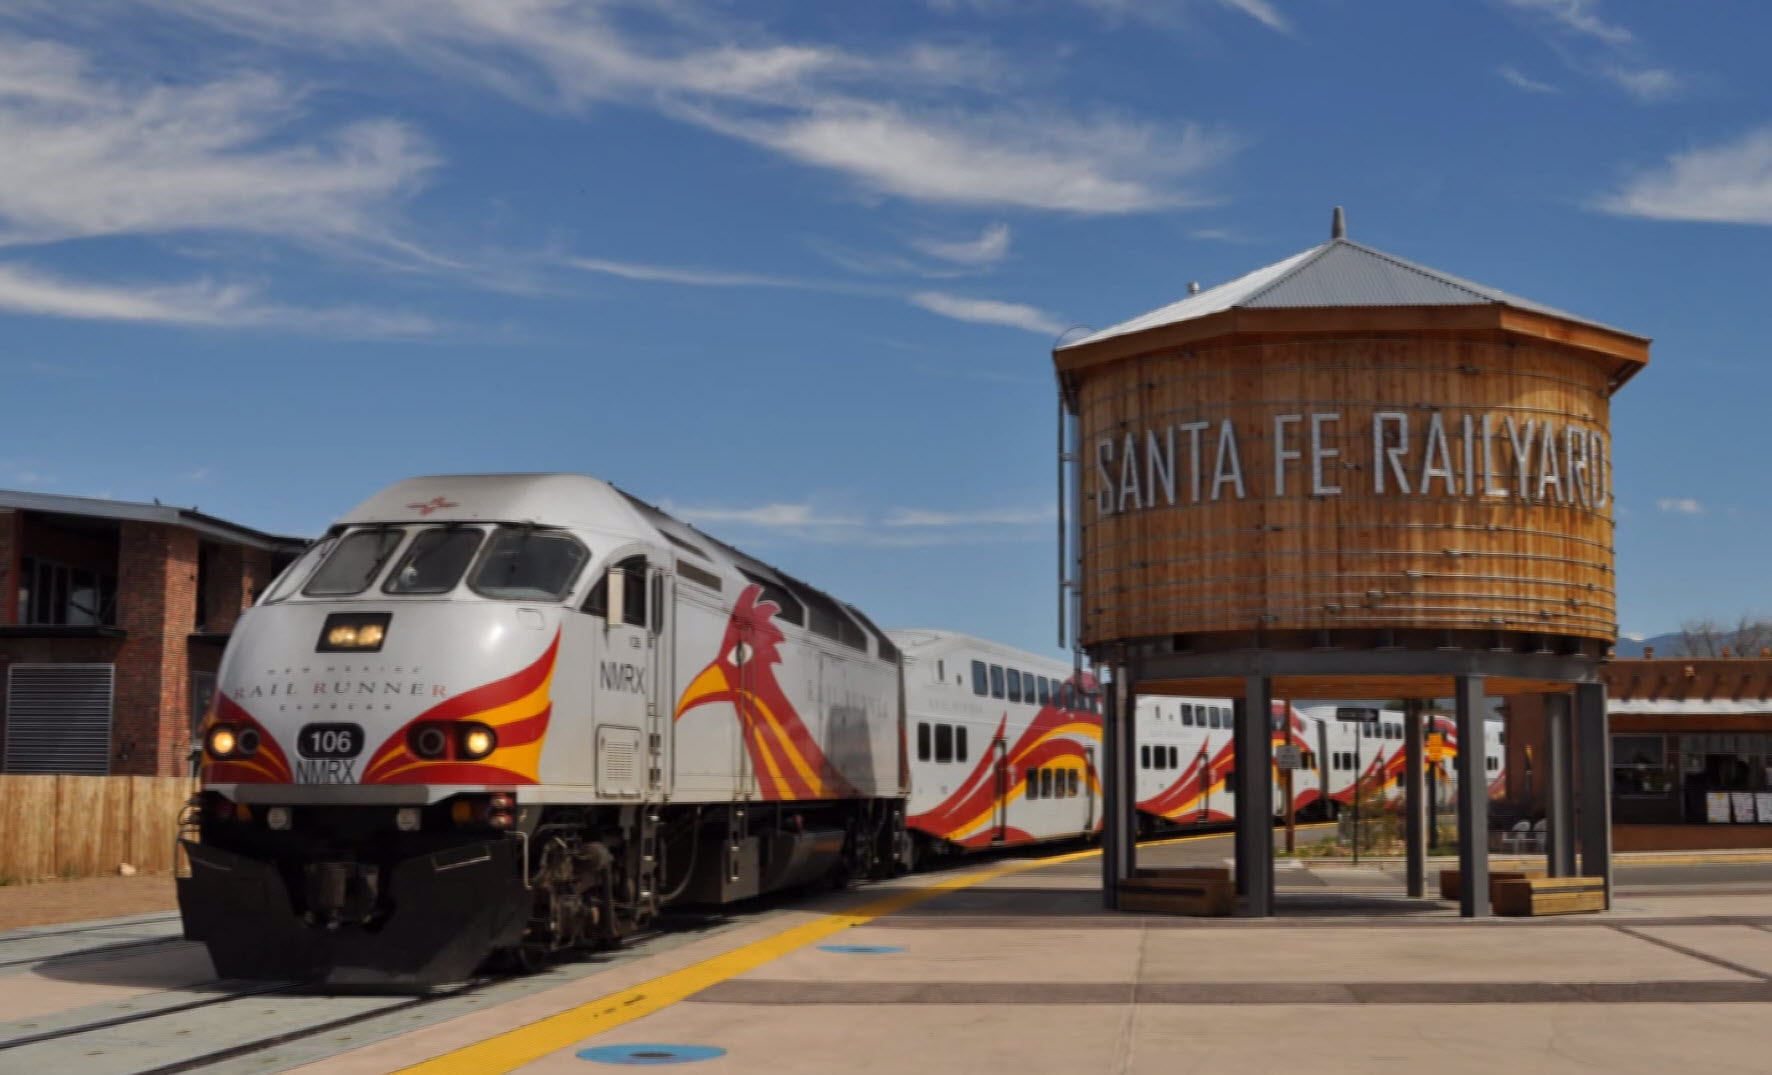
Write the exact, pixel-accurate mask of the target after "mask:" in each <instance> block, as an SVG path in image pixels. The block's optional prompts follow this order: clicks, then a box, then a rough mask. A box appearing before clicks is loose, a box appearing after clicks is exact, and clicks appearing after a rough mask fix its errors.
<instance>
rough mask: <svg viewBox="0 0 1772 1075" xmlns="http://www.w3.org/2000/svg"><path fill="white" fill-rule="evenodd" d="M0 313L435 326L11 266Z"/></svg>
mask: <svg viewBox="0 0 1772 1075" xmlns="http://www.w3.org/2000/svg"><path fill="white" fill-rule="evenodd" d="M0 310H3V311H6V312H9V313H16V314H31V315H35V316H39V317H58V318H74V319H80V320H91V321H135V322H143V323H148V324H162V325H192V326H203V327H210V328H277V329H289V330H296V331H302V332H313V333H318V334H322V335H341V336H419V335H425V334H427V333H429V332H431V331H432V330H433V329H434V327H435V326H434V325H433V324H432V323H431V321H430V320H429V319H427V318H424V317H420V316H418V315H414V314H405V313H398V312H388V311H380V310H373V309H368V308H363V307H349V306H347V307H332V308H311V307H298V306H284V305H278V304H275V303H268V302H265V301H264V300H263V299H262V298H260V297H259V295H258V294H257V293H256V292H255V291H254V290H253V289H251V288H247V287H244V286H241V285H237V284H217V283H214V282H212V281H208V280H197V281H193V282H189V283H183V284H149V285H123V284H94V283H83V282H78V281H73V280H67V279H63V278H61V277H58V276H54V275H51V274H48V273H43V272H40V271H38V270H36V269H33V268H31V267H29V266H26V265H20V264H17V263H11V264H7V263H0Z"/></svg>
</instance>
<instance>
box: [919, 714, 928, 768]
mask: <svg viewBox="0 0 1772 1075" xmlns="http://www.w3.org/2000/svg"><path fill="white" fill-rule="evenodd" d="M917 760H918V761H928V760H929V722H928V721H919V722H918V724H917Z"/></svg>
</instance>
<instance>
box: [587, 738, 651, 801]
mask: <svg viewBox="0 0 1772 1075" xmlns="http://www.w3.org/2000/svg"><path fill="white" fill-rule="evenodd" d="M640 773H641V767H640V730H639V729H638V728H622V727H615V726H610V725H605V726H603V727H600V728H598V729H597V793H598V794H599V795H603V796H606V797H612V798H639V796H640Z"/></svg>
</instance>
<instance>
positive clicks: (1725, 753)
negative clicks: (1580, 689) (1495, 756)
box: [1507, 651, 1772, 851]
mask: <svg viewBox="0 0 1772 1075" xmlns="http://www.w3.org/2000/svg"><path fill="white" fill-rule="evenodd" d="M1601 676H1602V678H1603V679H1604V680H1605V683H1606V693H1607V704H1606V710H1607V715H1608V719H1609V720H1610V723H1611V726H1612V727H1611V731H1612V752H1611V766H1612V769H1611V780H1610V786H1611V795H1612V822H1613V828H1612V841H1613V846H1614V847H1615V848H1616V849H1618V850H1620V851H1676V850H1687V849H1694V848H1744V847H1755V848H1763V847H1772V655H1768V654H1766V653H1764V652H1763V651H1762V653H1761V654H1760V655H1759V656H1758V657H1656V656H1654V655H1653V651H1651V653H1650V654H1649V655H1647V656H1644V657H1640V658H1633V659H1626V660H1618V661H1614V662H1612V663H1611V664H1608V665H1607V666H1606V667H1605V668H1604V669H1603V670H1602V672H1601ZM1508 731H1509V735H1508V743H1507V751H1508V757H1507V772H1508V781H1507V783H1508V787H1507V794H1508V799H1509V800H1510V802H1512V803H1513V804H1514V805H1515V806H1516V807H1518V808H1520V809H1523V810H1525V811H1527V812H1529V813H1533V814H1542V812H1543V811H1544V808H1545V786H1544V785H1545V781H1544V778H1543V773H1542V770H1543V759H1544V756H1545V755H1544V750H1545V715H1544V708H1543V706H1542V704H1540V699H1539V698H1538V697H1536V696H1532V695H1522V696H1520V697H1516V698H1512V699H1509V701H1508Z"/></svg>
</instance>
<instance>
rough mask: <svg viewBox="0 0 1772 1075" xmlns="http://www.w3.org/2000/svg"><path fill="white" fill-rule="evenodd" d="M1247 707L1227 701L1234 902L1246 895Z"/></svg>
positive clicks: (1237, 699)
mask: <svg viewBox="0 0 1772 1075" xmlns="http://www.w3.org/2000/svg"><path fill="white" fill-rule="evenodd" d="M1247 710H1248V704H1247V703H1246V702H1245V701H1244V700H1243V699H1241V698H1233V699H1231V780H1232V781H1233V783H1232V786H1231V858H1232V859H1233V862H1232V868H1231V875H1232V876H1233V877H1235V878H1236V881H1237V898H1238V899H1239V900H1241V899H1242V898H1243V897H1244V896H1247V895H1249V832H1248V824H1247V822H1248V818H1249V810H1248V802H1247V800H1246V798H1245V795H1246V791H1245V788H1247V787H1248V780H1247V779H1246V776H1247V775H1248V774H1247V773H1246V771H1245V770H1244V767H1243V761H1244V759H1245V758H1247V757H1248V756H1249V752H1248V750H1247V749H1246V748H1245V746H1244V743H1243V738H1244V737H1243V728H1244V727H1245V726H1246V725H1247V724H1248V723H1249V721H1248V718H1247V717H1246V716H1245V715H1244V714H1245V712H1246V711H1247Z"/></svg>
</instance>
